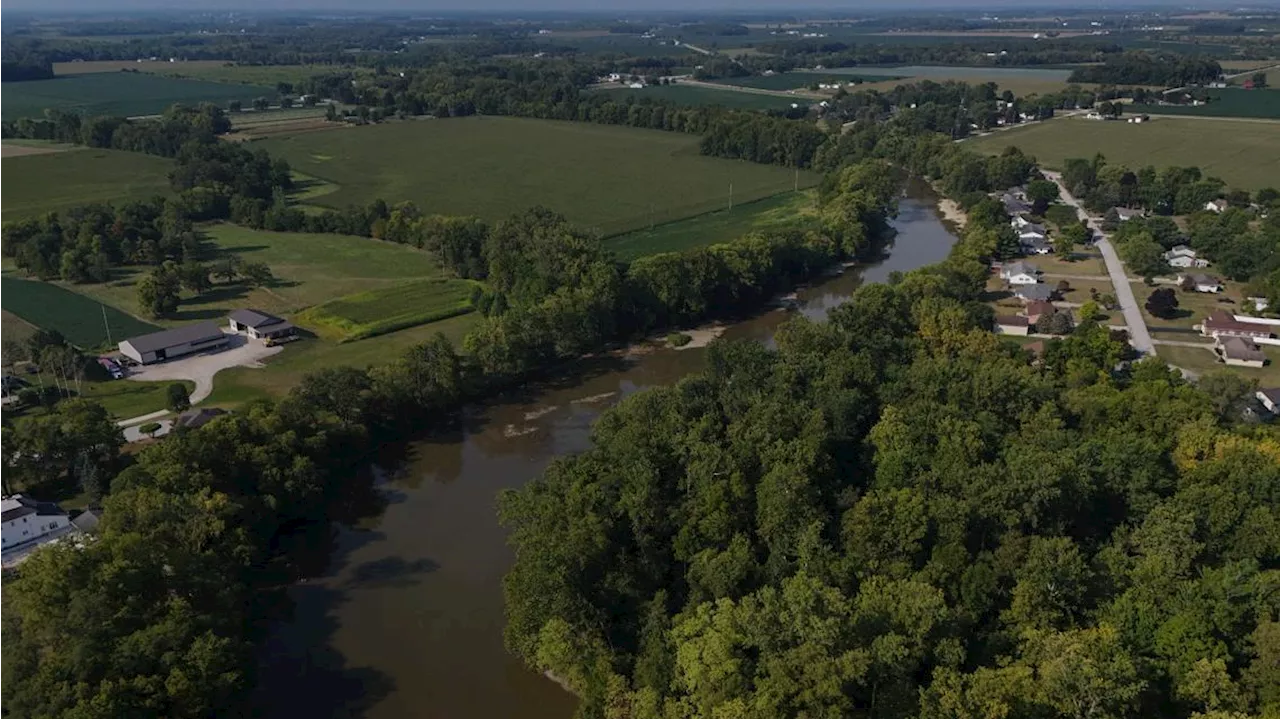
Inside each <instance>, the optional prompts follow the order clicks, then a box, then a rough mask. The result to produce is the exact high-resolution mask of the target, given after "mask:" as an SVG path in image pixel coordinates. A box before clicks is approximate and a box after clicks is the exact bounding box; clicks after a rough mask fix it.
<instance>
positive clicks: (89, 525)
mask: <svg viewBox="0 0 1280 719" xmlns="http://www.w3.org/2000/svg"><path fill="white" fill-rule="evenodd" d="M101 521H102V510H101V509H86V510H84V511H83V512H81V513H79V514H77V515H76V516H74V517H72V518H71V525H72V526H73V527H75V528H76V529H78V530H80V531H81V532H92V531H93V530H95V529H97V528H98V523H99V522H101Z"/></svg>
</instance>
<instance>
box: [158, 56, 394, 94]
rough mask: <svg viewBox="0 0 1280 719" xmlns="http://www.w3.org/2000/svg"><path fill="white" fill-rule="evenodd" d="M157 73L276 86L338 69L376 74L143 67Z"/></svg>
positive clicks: (305, 68) (297, 68) (323, 68)
mask: <svg viewBox="0 0 1280 719" xmlns="http://www.w3.org/2000/svg"><path fill="white" fill-rule="evenodd" d="M144 72H152V73H155V74H157V75H168V76H171V77H182V78H189V79H193V80H207V81H209V82H224V83H239V84H243V85H260V86H265V87H272V88H274V87H275V86H276V83H280V82H288V83H293V84H297V83H300V82H302V81H303V80H306V79H307V78H309V77H312V76H315V75H323V74H326V73H336V72H355V73H356V74H359V75H373V70H372V69H370V68H357V67H355V66H353V65H349V66H343V65H236V64H233V63H225V62H223V63H199V64H196V63H186V64H183V63H176V64H170V65H169V66H168V67H165V66H164V64H163V63H159V64H158V66H157V67H155V68H153V69H148V70H144Z"/></svg>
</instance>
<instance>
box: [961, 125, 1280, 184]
mask: <svg viewBox="0 0 1280 719" xmlns="http://www.w3.org/2000/svg"><path fill="white" fill-rule="evenodd" d="M967 144H969V145H970V146H971V147H973V149H975V150H978V151H980V152H986V153H988V154H992V155H995V154H999V153H1000V152H1001V151H1002V150H1004V149H1005V148H1006V147H1009V146H1010V145H1017V146H1018V147H1020V148H1022V150H1023V151H1025V152H1027V153H1028V154H1031V155H1034V156H1035V157H1036V158H1037V159H1039V160H1040V161H1041V162H1043V163H1044V164H1045V166H1047V167H1049V168H1061V167H1062V162H1063V160H1065V159H1066V158H1068V157H1092V156H1093V154H1094V153H1095V152H1101V153H1102V154H1103V155H1104V156H1105V157H1106V158H1107V160H1109V161H1110V162H1113V163H1120V164H1125V165H1129V166H1131V167H1142V166H1145V165H1155V166H1156V167H1168V166H1175V165H1176V166H1182V167H1186V166H1188V165H1196V166H1198V167H1199V168H1200V169H1201V170H1203V171H1204V172H1205V174H1208V175H1215V176H1217V177H1221V178H1222V179H1223V180H1225V181H1226V183H1227V185H1229V186H1231V187H1235V188H1240V189H1244V190H1256V189H1258V188H1261V187H1267V186H1274V185H1276V184H1277V173H1276V170H1275V168H1276V167H1280V124H1276V123H1268V122H1248V121H1243V120H1216V119H1190V118H1188V119H1185V120H1184V119H1170V118H1156V119H1154V120H1152V121H1151V122H1147V123H1143V124H1141V125H1130V124H1128V123H1124V122H1096V121H1091V120H1083V119H1078V118H1067V119H1059V120H1053V121H1050V122H1041V123H1036V124H1034V125H1029V126H1027V127H1025V128H1018V129H1016V130H1009V131H1007V132H997V133H993V134H990V135H987V136H985V137H981V138H977V139H974V140H971V141H968V143H967Z"/></svg>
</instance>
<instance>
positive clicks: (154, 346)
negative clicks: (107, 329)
mask: <svg viewBox="0 0 1280 719" xmlns="http://www.w3.org/2000/svg"><path fill="white" fill-rule="evenodd" d="M230 342H231V340H230V338H229V337H228V336H227V335H226V334H225V333H223V331H222V328H221V327H219V326H218V324H217V323H216V322H197V323H195V324H191V325H184V326H182V327H175V328H173V329H171V330H163V331H160V332H152V333H151V334H146V335H141V336H139V337H130V338H129V339H127V340H125V341H124V342H121V343H120V354H122V355H124V356H125V357H128V358H129V359H131V360H133V361H134V362H138V363H139V364H151V363H153V362H163V361H165V360H167V359H173V358H174V357H181V356H183V355H189V354H195V353H196V352H205V351H208V350H214V349H222V348H224V347H226V346H227V345H228V344H230Z"/></svg>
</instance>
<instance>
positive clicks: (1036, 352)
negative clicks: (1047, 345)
mask: <svg viewBox="0 0 1280 719" xmlns="http://www.w3.org/2000/svg"><path fill="white" fill-rule="evenodd" d="M1022 349H1024V350H1026V351H1028V352H1030V353H1031V356H1032V357H1040V356H1041V355H1043V354H1044V340H1036V341H1035V342H1028V343H1027V344H1025V345H1023V346H1022Z"/></svg>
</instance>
